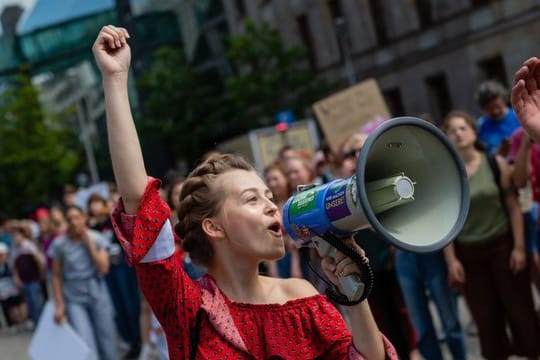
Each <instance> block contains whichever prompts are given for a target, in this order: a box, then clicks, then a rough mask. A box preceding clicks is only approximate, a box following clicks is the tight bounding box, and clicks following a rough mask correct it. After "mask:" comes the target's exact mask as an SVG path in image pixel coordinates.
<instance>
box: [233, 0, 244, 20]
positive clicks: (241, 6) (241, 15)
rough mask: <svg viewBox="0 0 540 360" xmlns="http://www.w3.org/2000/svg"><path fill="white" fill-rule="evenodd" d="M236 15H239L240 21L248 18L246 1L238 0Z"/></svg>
mask: <svg viewBox="0 0 540 360" xmlns="http://www.w3.org/2000/svg"><path fill="white" fill-rule="evenodd" d="M235 5H236V13H237V14H238V18H239V19H243V18H245V17H246V4H245V3H244V0H236V1H235Z"/></svg>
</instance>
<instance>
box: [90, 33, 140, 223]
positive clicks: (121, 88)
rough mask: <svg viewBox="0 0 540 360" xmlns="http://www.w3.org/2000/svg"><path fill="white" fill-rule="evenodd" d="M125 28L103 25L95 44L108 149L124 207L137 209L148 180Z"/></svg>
mask: <svg viewBox="0 0 540 360" xmlns="http://www.w3.org/2000/svg"><path fill="white" fill-rule="evenodd" d="M128 38H129V34H128V32H127V31H126V29H123V28H120V27H116V26H112V25H108V26H104V27H103V28H102V29H101V31H100V32H99V34H98V37H97V39H96V41H95V43H94V46H93V47H92V51H93V53H94V57H95V59H96V63H97V65H98V67H99V69H100V70H101V74H102V76H103V90H104V94H105V109H106V115H107V132H108V141H109V151H110V153H111V160H112V165H113V170H114V176H115V179H116V183H117V185H118V191H119V193H120V195H121V196H122V200H123V203H124V209H125V211H126V212H127V213H128V214H134V213H136V211H137V206H138V204H139V200H140V199H141V197H142V195H143V193H144V190H145V188H146V184H147V181H148V179H147V174H146V169H145V167H144V160H143V156H142V151H141V146H140V144H139V138H138V136H137V130H136V128H135V124H134V122H133V116H132V114H131V108H130V104H129V97H128V74H129V64H130V61H131V51H130V48H129V45H128V44H127V39H128Z"/></svg>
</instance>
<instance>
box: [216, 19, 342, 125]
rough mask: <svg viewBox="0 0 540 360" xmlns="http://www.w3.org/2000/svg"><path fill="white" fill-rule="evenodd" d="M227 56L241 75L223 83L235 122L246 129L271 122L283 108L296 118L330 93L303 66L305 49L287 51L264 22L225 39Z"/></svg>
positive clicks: (292, 48)
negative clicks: (226, 41) (233, 110)
mask: <svg viewBox="0 0 540 360" xmlns="http://www.w3.org/2000/svg"><path fill="white" fill-rule="evenodd" d="M229 44H230V47H229V50H228V58H229V60H230V61H231V63H232V64H234V65H235V66H236V68H237V69H238V70H239V72H240V74H239V75H238V76H232V77H229V78H228V79H226V85H227V91H228V98H229V101H230V102H231V105H232V106H234V109H235V112H234V120H235V124H236V125H237V126H239V127H240V128H242V130H249V129H252V128H256V127H260V126H261V125H269V124H271V123H273V117H274V115H275V114H276V113H277V112H279V111H281V110H284V109H291V110H293V111H294V113H295V115H296V117H299V118H302V117H304V116H305V115H306V109H309V108H310V107H311V104H312V103H313V102H315V101H317V100H319V99H321V98H323V97H325V96H326V95H328V94H329V93H330V92H331V91H332V87H331V86H330V85H329V84H328V83H326V82H325V81H324V80H321V79H318V78H317V77H316V76H315V74H314V73H313V72H312V71H311V70H310V69H309V67H308V65H307V58H306V54H307V52H306V49H305V48H302V47H298V46H295V47H290V48H286V47H285V45H284V44H283V41H282V39H281V37H280V35H279V33H278V32H276V31H273V30H271V29H270V27H269V26H268V24H262V25H260V26H257V25H255V24H253V22H251V21H247V22H246V23H245V33H243V34H240V35H236V36H231V37H230V38H229Z"/></svg>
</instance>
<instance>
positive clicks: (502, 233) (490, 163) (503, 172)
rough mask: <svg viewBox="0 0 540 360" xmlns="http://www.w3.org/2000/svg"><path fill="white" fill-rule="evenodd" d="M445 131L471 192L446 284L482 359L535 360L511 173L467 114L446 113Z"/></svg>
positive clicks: (538, 351)
mask: <svg viewBox="0 0 540 360" xmlns="http://www.w3.org/2000/svg"><path fill="white" fill-rule="evenodd" d="M442 129H443V131H444V132H445V133H446V134H447V135H448V137H449V139H450V141H451V142H452V144H453V145H454V146H455V148H456V150H457V151H458V153H459V155H460V156H461V158H462V160H463V162H464V164H465V170H466V171H467V177H468V180H469V188H470V207H469V213H468V216H467V219H466V221H465V225H464V226H463V229H462V230H461V232H460V233H459V235H458V236H457V238H456V239H455V240H454V242H453V243H451V244H450V245H448V246H447V247H446V248H445V249H444V253H445V259H446V263H447V266H448V273H449V281H450V283H451V284H452V286H455V287H458V288H461V289H463V293H464V295H465V300H466V301H467V305H468V306H469V310H470V312H471V315H472V317H473V319H474V321H475V322H476V325H477V328H478V337H479V340H480V347H481V351H482V356H484V357H485V358H486V359H505V358H508V357H509V356H510V355H512V354H516V355H519V356H525V357H528V358H538V356H540V343H539V342H538V339H540V327H539V324H538V318H537V316H536V313H535V310H534V303H533V297H532V293H531V286H530V277H529V275H530V274H529V271H528V269H527V256H526V248H525V239H524V232H523V216H522V213H521V208H520V204H519V200H518V195H517V191H516V189H515V187H514V186H513V184H512V172H511V168H510V166H509V165H508V164H507V163H506V161H505V160H504V158H503V157H502V156H500V155H495V156H493V155H488V153H486V152H485V151H484V150H483V147H482V144H481V143H480V142H479V138H478V134H477V129H476V126H475V122H474V119H473V118H472V116H470V115H469V114H467V113H465V112H460V111H453V112H451V113H450V114H448V115H447V116H446V118H445V120H444V122H443V125H442ZM490 157H491V159H490ZM496 173H498V176H497V174H496ZM507 329H508V330H510V332H509V333H510V334H511V335H510V336H509V333H508V332H507Z"/></svg>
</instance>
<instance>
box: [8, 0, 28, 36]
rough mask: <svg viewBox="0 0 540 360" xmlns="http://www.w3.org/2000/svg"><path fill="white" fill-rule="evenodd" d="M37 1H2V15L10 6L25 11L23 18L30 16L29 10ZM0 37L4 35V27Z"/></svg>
mask: <svg viewBox="0 0 540 360" xmlns="http://www.w3.org/2000/svg"><path fill="white" fill-rule="evenodd" d="M35 2H36V0H0V14H1V13H2V12H3V11H4V7H6V6H10V5H19V6H21V7H22V8H24V9H25V11H26V13H25V14H23V18H24V16H25V15H27V14H28V12H27V10H28V9H31V8H32V7H33V6H34V4H35ZM0 35H2V27H0Z"/></svg>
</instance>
